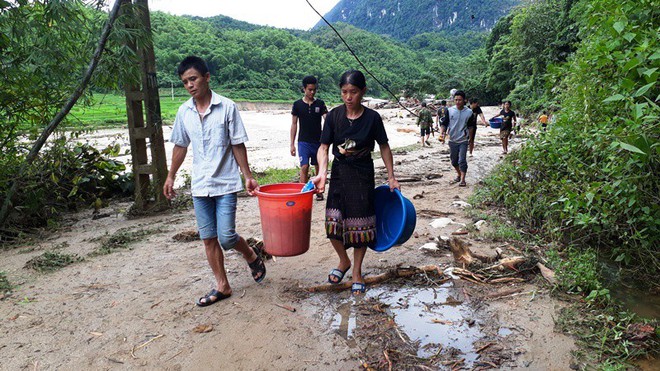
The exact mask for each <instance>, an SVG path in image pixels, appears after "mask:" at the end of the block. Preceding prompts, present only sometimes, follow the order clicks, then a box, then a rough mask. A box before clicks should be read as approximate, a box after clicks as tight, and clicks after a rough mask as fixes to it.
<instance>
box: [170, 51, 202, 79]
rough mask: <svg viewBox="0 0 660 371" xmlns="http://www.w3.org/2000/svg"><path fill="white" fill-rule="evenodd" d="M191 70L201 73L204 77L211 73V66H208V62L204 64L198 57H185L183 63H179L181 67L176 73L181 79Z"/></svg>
mask: <svg viewBox="0 0 660 371" xmlns="http://www.w3.org/2000/svg"><path fill="white" fill-rule="evenodd" d="M191 68H194V69H195V70H197V72H199V73H200V75H202V76H204V75H206V74H207V73H208V72H209V66H207V65H206V62H204V60H203V59H202V58H200V57H198V56H196V55H191V56H188V57H185V58H184V59H183V60H182V61H181V63H179V67H177V69H176V72H177V73H178V74H179V77H181V75H183V74H184V73H185V72H186V71H188V70H189V69H191Z"/></svg>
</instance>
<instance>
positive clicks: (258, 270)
mask: <svg viewBox="0 0 660 371" xmlns="http://www.w3.org/2000/svg"><path fill="white" fill-rule="evenodd" d="M252 250H254V253H255V254H256V255H257V258H256V259H254V261H253V262H252V263H248V266H249V267H250V271H251V273H252V278H253V279H254V280H255V282H261V281H263V280H264V278H266V265H265V264H264V261H263V260H262V259H261V249H260V248H258V247H253V248H252Z"/></svg>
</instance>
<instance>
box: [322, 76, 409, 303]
mask: <svg viewBox="0 0 660 371" xmlns="http://www.w3.org/2000/svg"><path fill="white" fill-rule="evenodd" d="M339 88H340V89H341V99H342V100H343V101H344V104H342V105H340V106H338V107H336V108H334V109H333V110H332V111H330V113H328V116H327V121H326V122H325V126H324V127H323V133H322V135H321V147H320V148H319V152H318V162H319V165H320V170H321V171H320V172H319V175H318V176H316V177H314V178H313V180H314V184H315V185H316V188H317V189H318V191H319V192H323V190H324V189H325V182H326V179H327V174H326V170H327V168H328V149H329V148H330V145H332V154H333V155H334V160H333V161H332V170H331V179H332V181H331V182H330V189H329V190H328V201H327V203H326V207H325V229H326V235H327V237H328V238H329V239H330V243H331V244H332V247H333V248H334V249H335V252H336V253H337V256H338V257H339V264H338V265H337V268H335V269H332V270H331V271H330V274H329V275H328V282H330V283H331V284H338V283H339V282H341V280H342V279H343V278H344V275H345V274H346V272H347V271H348V270H349V269H350V268H351V260H350V258H349V257H348V254H347V253H346V250H347V249H348V248H351V247H352V248H353V285H352V287H351V291H352V293H353V294H354V295H359V294H363V293H364V292H365V291H366V284H365V282H364V277H363V276H362V262H363V261H364V256H365V254H366V253H367V248H368V247H371V248H373V247H374V246H375V245H376V238H378V236H377V235H376V209H375V205H374V197H375V191H374V187H375V180H374V176H375V175H374V161H373V159H372V157H371V153H372V152H373V150H374V146H375V144H376V143H378V146H379V147H380V153H381V158H382V160H383V163H384V164H385V168H386V169H387V182H388V184H389V186H390V190H394V189H398V188H399V182H398V181H397V180H396V178H395V177H394V164H393V160H392V150H391V149H390V146H389V144H388V139H387V133H386V132H385V126H384V125H383V119H382V118H381V117H380V115H379V114H378V112H376V111H374V110H372V109H370V108H367V107H365V106H363V105H362V104H361V103H360V102H361V101H362V98H363V97H364V94H365V93H366V91H367V83H366V80H365V77H364V74H363V73H362V72H360V71H355V70H350V71H346V72H344V74H343V75H342V76H341V78H340V79H339Z"/></svg>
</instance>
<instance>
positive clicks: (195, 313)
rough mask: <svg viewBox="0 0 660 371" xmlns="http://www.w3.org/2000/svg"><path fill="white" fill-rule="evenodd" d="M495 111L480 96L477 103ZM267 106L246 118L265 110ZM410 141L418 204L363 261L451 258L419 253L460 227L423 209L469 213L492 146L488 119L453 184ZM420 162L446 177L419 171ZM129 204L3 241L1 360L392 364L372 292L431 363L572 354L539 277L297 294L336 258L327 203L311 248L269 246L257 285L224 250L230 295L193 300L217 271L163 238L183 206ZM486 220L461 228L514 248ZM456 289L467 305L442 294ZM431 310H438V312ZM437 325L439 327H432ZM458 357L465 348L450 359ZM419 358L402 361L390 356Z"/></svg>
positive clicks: (3, 365)
mask: <svg viewBox="0 0 660 371" xmlns="http://www.w3.org/2000/svg"><path fill="white" fill-rule="evenodd" d="M494 110H495V108H490V107H487V108H486V110H485V114H486V117H491V116H492V114H493V112H494ZM381 113H382V114H383V116H384V119H385V121H386V127H387V130H388V133H389V134H390V137H391V138H395V137H396V138H397V139H396V143H399V144H398V145H393V147H400V146H401V145H409V144H410V143H414V142H416V140H417V136H416V135H415V134H414V133H409V132H407V131H410V130H412V131H413V132H416V126H414V124H412V122H413V120H412V118H404V119H398V118H396V112H395V111H383V112H381ZM260 115H262V114H261V113H260V114H258V115H257V116H253V117H257V118H259V119H261V118H265V117H266V116H263V117H262V116H260ZM246 116H250V115H249V114H247V115H246ZM288 118H289V116H288V115H286V114H282V113H271V114H270V116H269V118H268V119H269V120H273V119H274V120H282V121H283V122H284V121H286V120H287V119H288ZM248 120H250V118H249V117H248ZM257 121H259V120H257ZM266 121H267V120H266V119H264V120H263V122H264V123H265V122H266ZM289 122H290V121H289ZM281 125H284V124H281ZM284 126H285V128H284V129H283V130H269V131H268V132H267V134H268V135H270V136H271V137H272V138H273V140H274V141H278V142H277V143H280V142H281V143H288V139H287V138H288V137H287V136H284V138H282V137H281V132H283V133H285V134H284V135H288V127H286V125H284ZM409 129H410V130H409ZM264 131H265V130H264ZM248 132H249V134H250V135H251V137H252V138H253V140H252V144H251V145H250V146H248V149H249V150H250V151H252V152H250V156H251V157H250V160H251V162H252V163H255V161H257V162H258V160H256V159H257V157H258V156H257V151H258V150H260V149H259V148H258V147H259V146H261V145H262V144H261V143H263V142H266V141H261V140H256V139H255V138H256V133H254V134H253V132H252V131H251V129H250V126H248ZM277 133H280V134H277ZM395 133H398V134H395ZM276 137H277V138H276ZM514 143H515V145H518V144H519V141H518V140H517V139H516V140H514ZM268 144H269V145H270V144H271V143H270V141H268ZM515 145H514V147H515ZM283 147H284V148H288V145H285V146H283ZM250 148H252V149H250ZM278 148H279V144H278ZM405 148H406V150H395V158H394V160H395V162H396V164H397V165H396V167H395V171H396V174H397V176H398V177H399V178H412V177H421V178H422V180H421V181H416V182H410V183H402V191H403V194H404V195H405V196H406V197H408V198H409V199H410V200H412V202H413V203H414V205H415V207H416V209H417V213H418V219H417V227H416V230H415V237H413V238H411V239H410V240H409V241H408V242H406V243H405V244H403V245H402V246H398V247H394V248H392V249H390V250H388V251H386V252H384V253H374V252H372V251H370V252H369V253H368V254H367V256H366V259H365V265H364V269H363V272H364V273H365V274H367V275H377V274H380V273H382V272H384V271H385V270H387V269H389V268H392V267H394V266H396V265H405V266H408V265H414V266H422V265H428V264H437V265H438V266H440V267H441V268H442V269H444V268H447V267H450V266H451V265H452V263H453V262H452V258H451V257H450V253H449V251H446V250H441V251H440V252H437V253H433V254H428V253H425V252H423V251H421V250H419V247H420V246H422V245H424V244H425V243H427V242H429V241H430V239H431V238H434V237H438V236H442V235H444V236H449V235H451V233H452V232H453V231H454V230H455V229H457V228H458V226H457V225H455V224H450V225H448V226H446V227H444V228H438V229H435V228H433V227H431V226H430V225H429V223H430V222H431V221H433V219H435V218H437V217H438V215H448V216H449V217H450V218H452V219H453V220H454V221H455V222H457V223H470V222H473V221H472V220H470V219H469V218H468V216H467V215H466V214H465V211H464V210H463V209H461V208H460V207H456V206H452V203H453V202H454V201H467V197H468V196H469V194H470V193H471V192H473V191H475V189H477V188H478V187H479V179H481V178H482V177H483V176H484V175H485V174H486V173H487V172H488V171H490V169H492V167H493V166H494V164H495V163H496V162H497V161H498V160H499V155H498V154H499V153H500V152H501V149H500V147H499V140H498V139H497V131H496V130H492V129H485V128H483V127H481V128H479V131H478V133H477V146H476V148H475V156H474V157H472V158H470V159H469V165H470V169H469V170H468V187H467V188H459V187H457V186H456V185H449V184H448V181H449V179H451V176H452V175H453V169H452V168H451V166H450V164H449V159H448V152H447V146H445V145H442V144H440V143H439V142H437V141H435V142H433V146H432V147H430V148H429V147H427V148H421V147H419V145H416V146H413V147H410V146H408V147H405ZM285 152H286V151H285ZM253 154H254V156H252V155H253ZM287 155H288V154H286V153H285V154H284V155H280V154H274V155H272V157H271V158H277V157H278V156H284V157H286V156H287ZM289 157H290V156H289ZM289 157H286V160H290V158H289ZM257 167H258V166H257ZM378 171H380V174H384V173H383V171H384V167H383V166H382V162H381V161H377V172H378ZM428 174H441V175H442V177H435V178H434V177H431V178H433V179H427V178H426V175H428ZM381 176H382V175H381ZM416 195H419V196H418V197H415V196H416ZM129 206H130V204H128V203H119V204H112V205H110V207H108V208H106V209H103V210H102V211H101V212H102V213H103V214H108V215H110V216H108V217H105V218H101V219H96V220H94V219H92V213H91V211H85V212H81V213H78V214H75V215H71V216H68V217H67V219H66V220H65V221H64V222H63V226H62V227H61V228H60V229H59V230H57V231H56V232H53V233H51V234H50V235H48V236H45V237H43V238H41V239H40V240H35V241H33V242H31V243H26V244H24V245H22V246H19V247H18V248H14V249H11V250H7V251H2V252H0V254H1V263H0V271H4V272H6V274H7V277H8V278H9V280H10V281H11V282H12V283H13V284H15V285H17V287H16V289H15V290H14V292H13V293H12V294H11V295H10V296H9V297H6V298H4V299H3V300H0V323H1V324H2V325H1V327H0V359H1V360H2V361H1V362H0V369H2V370H16V369H74V368H82V369H133V368H136V367H146V368H147V369H167V370H181V369H183V370H192V369H199V368H200V367H206V368H209V367H210V368H211V369H228V370H229V369H231V370H267V369H268V370H272V369H282V370H285V369H286V370H292V369H295V370H319V369H323V370H326V369H327V370H336V369H358V368H360V367H361V365H362V364H363V363H364V362H367V361H369V362H372V363H371V364H369V365H370V366H371V367H376V368H384V369H387V366H388V365H387V363H381V364H378V363H377V362H378V359H377V358H374V357H373V356H370V354H369V353H368V352H367V348H368V346H369V343H370V339H375V338H377V337H378V336H379V335H378V334H376V333H373V332H369V328H367V327H368V326H366V324H368V323H369V316H370V315H369V314H365V312H364V311H361V310H358V308H359V307H360V305H362V304H364V303H365V302H367V301H368V302H369V303H371V302H370V300H376V301H379V302H380V303H383V304H384V305H385V307H387V308H388V309H387V311H385V312H386V314H387V315H388V316H390V317H393V318H394V320H395V321H396V323H397V326H398V327H399V328H400V329H401V331H402V332H401V339H405V342H407V343H410V344H412V345H411V346H414V347H416V348H415V349H417V351H418V353H417V354H418V355H420V356H422V357H429V355H431V356H432V355H434V354H438V355H441V356H442V360H443V362H445V363H442V362H440V363H437V369H449V368H451V367H452V366H456V368H459V369H460V368H464V369H473V368H478V367H484V368H489V367H496V368H513V369H516V368H526V367H529V369H567V368H568V367H569V364H570V351H571V350H572V349H573V342H572V340H571V339H570V338H568V337H566V336H564V335H561V334H558V333H555V332H554V330H553V329H554V321H553V318H555V317H556V313H557V310H558V309H559V308H560V307H561V306H562V304H561V303H560V302H557V301H556V300H554V299H552V298H551V297H550V296H549V294H548V291H547V289H545V288H543V286H542V285H536V284H531V283H522V284H517V286H516V287H520V288H521V289H522V291H521V292H520V293H519V294H516V295H512V296H511V295H509V296H505V297H502V298H499V299H487V298H486V297H485V296H486V295H487V294H488V293H489V292H494V291H498V290H506V289H510V288H511V286H510V285H501V286H495V285H492V286H491V285H489V286H485V285H474V284H471V283H468V282H466V281H462V280H460V279H455V280H451V281H450V282H447V283H444V284H442V285H440V286H435V285H432V284H429V283H426V282H424V281H420V280H409V281H397V282H395V283H387V284H383V285H374V286H371V287H369V288H368V295H367V298H364V299H355V298H351V296H350V293H349V292H339V293H321V294H308V293H305V292H304V291H303V290H302V289H301V288H304V287H308V286H313V285H319V284H323V283H324V282H325V280H326V277H327V273H328V271H329V270H330V269H331V268H333V267H334V266H335V264H336V263H337V259H336V256H335V254H334V252H333V249H332V248H331V246H330V244H329V243H328V241H327V240H326V239H325V237H324V232H323V222H322V221H323V207H324V204H323V203H322V202H315V204H314V210H313V221H312V239H311V248H310V250H309V251H308V252H307V253H305V254H303V255H301V256H298V257H290V258H277V259H276V260H269V261H268V262H267V263H266V264H267V268H268V275H267V278H266V279H265V280H264V282H262V283H261V284H256V283H255V282H254V281H253V280H252V278H251V276H250V274H249V269H248V267H247V264H245V262H244V261H243V259H242V258H241V257H240V256H238V254H236V253H235V252H229V253H227V255H226V266H227V270H228V275H229V278H230V282H231V285H232V288H233V296H232V297H231V298H229V299H227V300H225V301H223V302H221V303H218V304H215V305H213V306H210V307H207V308H198V307H196V306H195V304H194V300H195V299H197V298H198V297H199V296H201V295H202V294H203V293H205V292H207V291H208V290H209V288H211V287H212V285H213V284H214V282H213V279H212V277H211V274H210V269H209V268H208V265H207V263H206V259H205V256H204V252H203V249H202V246H201V243H200V242H198V241H193V242H177V241H175V240H173V239H172V237H173V236H174V235H175V234H177V233H179V232H182V231H187V230H194V228H195V220H194V215H193V212H192V210H187V211H183V212H171V213H166V214H162V215H156V216H150V217H146V218H141V219H137V220H128V219H126V217H125V216H124V211H125V210H126V209H127V208H128V207H129ZM258 213H259V211H258V206H257V200H256V199H255V198H249V197H241V198H239V206H238V213H237V225H238V231H239V233H240V234H241V235H243V236H244V237H246V238H247V237H255V238H258V239H259V238H261V226H260V221H259V214H258ZM144 231H147V233H146V236H145V237H144V239H143V240H138V241H136V242H134V243H131V244H130V245H129V247H130V249H125V250H121V251H118V252H114V253H112V254H109V255H100V256H94V255H93V254H92V253H93V252H94V251H96V250H97V249H98V248H99V245H100V243H101V242H102V240H104V239H107V238H108V237H109V236H112V235H115V236H135V235H138V234H140V233H139V232H144ZM480 233H481V232H473V233H470V234H469V235H467V236H465V240H466V241H468V242H469V243H470V244H471V248H473V249H478V250H480V251H484V252H491V253H492V252H493V251H494V249H495V248H496V247H501V248H503V249H504V250H505V252H506V251H507V248H508V246H506V244H502V243H499V244H493V243H487V242H486V239H484V238H483V236H481V235H480ZM45 251H58V252H62V253H72V254H77V255H79V256H81V257H84V261H81V262H78V263H75V264H72V265H70V266H67V267H65V268H63V269H60V270H58V271H56V272H53V273H48V274H40V273H35V272H34V271H32V270H29V269H25V268H24V266H25V264H26V262H27V261H29V260H30V259H32V258H34V257H35V256H38V255H40V254H42V253H44V252H45ZM90 254H91V255H90ZM449 299H451V300H449ZM456 302H460V306H456V305H454V306H453V307H450V306H447V304H452V303H454V304H455V303H456ZM404 303H405V305H404ZM431 304H433V305H431ZM278 305H287V306H291V307H293V308H295V309H296V311H295V312H290V311H288V310H286V309H284V308H282V307H280V306H278ZM452 308H453V309H452ZM438 318H444V320H445V322H442V323H437V322H435V323H434V322H433V321H432V320H433V319H438ZM434 326H435V327H434ZM436 329H437V331H436ZM437 332H439V333H441V334H443V338H441V339H435V338H431V337H429V336H430V335H429V334H435V333H437ZM425 339H426V340H425ZM489 343H492V344H491V345H488V344H489ZM415 344H417V345H415ZM424 345H426V346H427V347H426V348H425V349H421V347H422V346H424ZM485 345H488V346H487V347H486V348H485V349H482V350H480V349H481V348H482V347H483V346H485ZM477 351H479V352H477ZM372 353H373V352H372ZM381 353H382V352H381ZM460 359H463V360H464V361H463V362H462V363H455V362H458V361H459V360H460ZM381 361H382V360H381ZM447 362H449V363H447ZM452 362H454V363H452ZM414 368H415V367H414V365H407V366H405V367H404V366H403V365H401V366H400V367H399V368H398V369H414ZM394 369H397V368H396V367H395V368H394Z"/></svg>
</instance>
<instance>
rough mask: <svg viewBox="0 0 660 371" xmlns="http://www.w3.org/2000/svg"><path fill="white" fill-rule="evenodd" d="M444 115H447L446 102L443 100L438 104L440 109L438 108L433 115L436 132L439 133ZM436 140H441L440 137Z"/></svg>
mask: <svg viewBox="0 0 660 371" xmlns="http://www.w3.org/2000/svg"><path fill="white" fill-rule="evenodd" d="M446 115H447V101H446V100H443V101H441V102H440V108H438V111H437V112H436V113H435V128H436V131H438V132H440V124H441V123H442V120H444V118H445V116H446ZM438 140H442V137H440V138H438Z"/></svg>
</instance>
